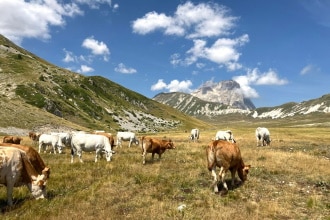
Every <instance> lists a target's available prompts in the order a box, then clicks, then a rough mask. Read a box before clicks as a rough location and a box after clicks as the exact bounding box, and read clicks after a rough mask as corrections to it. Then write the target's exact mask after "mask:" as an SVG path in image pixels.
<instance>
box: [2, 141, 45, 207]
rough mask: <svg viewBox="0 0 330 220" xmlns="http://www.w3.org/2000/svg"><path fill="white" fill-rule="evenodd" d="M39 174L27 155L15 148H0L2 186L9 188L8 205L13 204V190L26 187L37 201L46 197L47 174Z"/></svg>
mask: <svg viewBox="0 0 330 220" xmlns="http://www.w3.org/2000/svg"><path fill="white" fill-rule="evenodd" d="M48 171H49V168H45V169H44V170H43V171H42V172H41V173H38V172H37V171H36V169H35V167H34V166H33V165H32V163H31V162H30V160H29V159H28V157H27V155H26V153H25V152H24V151H22V150H20V149H17V148H14V147H8V146H6V147H0V184H3V185H5V186H7V203H8V205H12V204H13V197H12V195H13V189H14V187H17V186H22V185H26V186H27V187H28V189H29V190H30V192H31V193H32V195H33V196H34V197H35V198H36V199H41V198H45V197H46V182H47V174H46V173H47V172H48Z"/></svg>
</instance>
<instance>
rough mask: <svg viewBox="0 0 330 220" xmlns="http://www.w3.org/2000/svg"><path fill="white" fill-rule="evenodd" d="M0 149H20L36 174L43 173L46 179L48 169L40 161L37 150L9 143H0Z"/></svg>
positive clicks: (48, 172) (48, 173)
mask: <svg viewBox="0 0 330 220" xmlns="http://www.w3.org/2000/svg"><path fill="white" fill-rule="evenodd" d="M0 147H14V148H17V149H20V150H22V151H24V152H25V153H26V156H27V157H28V159H29V161H30V162H31V164H32V166H33V167H34V168H35V169H36V171H37V172H38V173H43V174H45V176H46V177H47V178H49V175H50V168H49V167H47V166H46V165H45V163H44V161H43V160H42V158H41V156H40V154H39V153H38V151H37V150H35V149H34V148H33V147H30V146H23V145H18V144H11V143H1V144H0Z"/></svg>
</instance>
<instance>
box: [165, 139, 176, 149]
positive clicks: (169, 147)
mask: <svg viewBox="0 0 330 220" xmlns="http://www.w3.org/2000/svg"><path fill="white" fill-rule="evenodd" d="M166 149H175V146H174V143H173V141H172V140H171V139H169V140H168V143H167V144H166Z"/></svg>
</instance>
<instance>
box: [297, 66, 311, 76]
mask: <svg viewBox="0 0 330 220" xmlns="http://www.w3.org/2000/svg"><path fill="white" fill-rule="evenodd" d="M313 69H314V66H313V65H311V64H310V65H307V66H305V67H304V68H303V69H302V70H301V71H300V75H306V74H308V73H310V72H312V71H313Z"/></svg>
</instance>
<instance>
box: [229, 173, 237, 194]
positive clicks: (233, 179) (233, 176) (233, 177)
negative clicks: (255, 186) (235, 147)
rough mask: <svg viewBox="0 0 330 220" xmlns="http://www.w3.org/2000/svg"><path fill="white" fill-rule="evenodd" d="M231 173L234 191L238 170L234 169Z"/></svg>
mask: <svg viewBox="0 0 330 220" xmlns="http://www.w3.org/2000/svg"><path fill="white" fill-rule="evenodd" d="M230 172H231V189H234V187H235V174H236V169H233V170H231V171H230Z"/></svg>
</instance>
